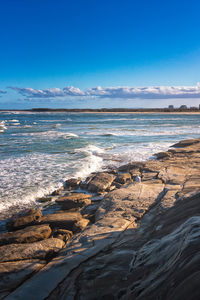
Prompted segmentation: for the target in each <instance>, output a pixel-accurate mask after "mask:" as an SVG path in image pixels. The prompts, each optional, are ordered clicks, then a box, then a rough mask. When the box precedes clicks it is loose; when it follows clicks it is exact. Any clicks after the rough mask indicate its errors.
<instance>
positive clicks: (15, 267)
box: [0, 260, 45, 299]
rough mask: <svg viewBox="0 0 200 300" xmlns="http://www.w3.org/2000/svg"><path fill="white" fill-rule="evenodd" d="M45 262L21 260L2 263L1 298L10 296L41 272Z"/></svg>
mask: <svg viewBox="0 0 200 300" xmlns="http://www.w3.org/2000/svg"><path fill="white" fill-rule="evenodd" d="M44 265H45V261H39V260H20V261H12V262H4V263H0V278H1V280H0V298H1V299H2V298H3V297H4V296H6V295H8V294H9V293H10V292H11V291H12V290H13V289H15V288H16V287H18V286H19V285H20V284H21V283H23V282H24V281H25V280H26V279H28V278H29V277H30V276H31V275H32V274H33V273H35V272H36V271H39V270H40V269H41V268H42V267H43V266H44Z"/></svg>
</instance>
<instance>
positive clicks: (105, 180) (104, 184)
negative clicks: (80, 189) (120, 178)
mask: <svg viewBox="0 0 200 300" xmlns="http://www.w3.org/2000/svg"><path fill="white" fill-rule="evenodd" d="M114 179H115V176H114V175H113V174H108V173H103V172H101V173H97V174H96V176H94V178H93V179H92V180H91V181H90V183H89V185H88V190H89V191H91V192H102V191H105V190H106V189H107V188H109V187H110V186H111V184H112V182H113V181H114Z"/></svg>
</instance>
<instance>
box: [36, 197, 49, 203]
mask: <svg viewBox="0 0 200 300" xmlns="http://www.w3.org/2000/svg"><path fill="white" fill-rule="evenodd" d="M51 200H52V197H41V198H39V199H37V201H38V202H40V203H46V202H50V201H51Z"/></svg>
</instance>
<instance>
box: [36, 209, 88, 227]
mask: <svg viewBox="0 0 200 300" xmlns="http://www.w3.org/2000/svg"><path fill="white" fill-rule="evenodd" d="M80 219H82V216H81V214H80V213H79V212H56V213H53V214H51V215H46V216H43V217H42V218H41V220H40V223H41V224H49V225H50V226H51V227H52V228H62V229H68V230H72V228H73V225H74V224H75V223H76V222H77V221H79V220H80Z"/></svg>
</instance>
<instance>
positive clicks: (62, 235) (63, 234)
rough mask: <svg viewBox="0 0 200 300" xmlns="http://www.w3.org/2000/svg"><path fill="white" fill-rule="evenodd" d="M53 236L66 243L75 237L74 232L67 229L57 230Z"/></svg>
mask: <svg viewBox="0 0 200 300" xmlns="http://www.w3.org/2000/svg"><path fill="white" fill-rule="evenodd" d="M53 236H54V237H55V238H57V239H61V240H63V241H64V242H65V243H66V242H68V241H69V240H70V239H71V237H72V236H73V232H72V231H70V230H66V229H61V228H60V229H56V230H55V231H54V234H53Z"/></svg>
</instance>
